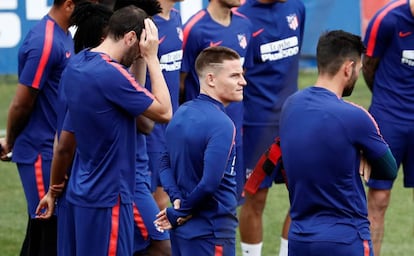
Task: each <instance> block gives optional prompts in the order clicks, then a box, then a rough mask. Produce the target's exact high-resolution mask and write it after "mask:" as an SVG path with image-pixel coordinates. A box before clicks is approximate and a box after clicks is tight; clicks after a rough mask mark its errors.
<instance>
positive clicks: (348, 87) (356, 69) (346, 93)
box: [342, 60, 362, 97]
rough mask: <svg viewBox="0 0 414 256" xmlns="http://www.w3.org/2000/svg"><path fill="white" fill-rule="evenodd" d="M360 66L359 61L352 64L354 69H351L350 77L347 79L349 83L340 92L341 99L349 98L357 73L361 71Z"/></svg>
mask: <svg viewBox="0 0 414 256" xmlns="http://www.w3.org/2000/svg"><path fill="white" fill-rule="evenodd" d="M361 68H362V64H361V61H360V60H359V61H357V62H355V63H354V68H353V69H352V74H351V77H350V78H349V81H348V83H347V85H346V87H345V89H344V91H343V92H342V97H346V96H350V95H351V94H352V92H353V90H354V88H355V83H356V81H357V80H358V77H359V73H360V71H361Z"/></svg>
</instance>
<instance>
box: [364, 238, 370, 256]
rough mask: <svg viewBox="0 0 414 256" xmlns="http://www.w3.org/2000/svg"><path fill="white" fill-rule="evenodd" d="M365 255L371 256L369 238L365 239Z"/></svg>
mask: <svg viewBox="0 0 414 256" xmlns="http://www.w3.org/2000/svg"><path fill="white" fill-rule="evenodd" d="M363 244H364V256H369V253H370V251H369V243H368V240H364V243H363Z"/></svg>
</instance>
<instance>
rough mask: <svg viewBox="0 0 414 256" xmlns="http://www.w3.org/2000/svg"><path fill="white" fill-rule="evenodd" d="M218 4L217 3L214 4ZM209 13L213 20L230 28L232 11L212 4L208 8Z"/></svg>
mask: <svg viewBox="0 0 414 256" xmlns="http://www.w3.org/2000/svg"><path fill="white" fill-rule="evenodd" d="M214 3H216V2H214ZM207 11H208V13H209V14H210V16H211V18H212V19H213V20H214V21H215V22H217V23H219V24H221V25H223V26H229V25H230V23H231V9H229V8H226V7H222V6H219V5H218V4H213V3H210V4H209V5H208V7H207Z"/></svg>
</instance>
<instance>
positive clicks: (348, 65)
mask: <svg viewBox="0 0 414 256" xmlns="http://www.w3.org/2000/svg"><path fill="white" fill-rule="evenodd" d="M354 67H355V61H353V60H349V61H348V60H347V61H345V62H344V64H343V70H344V75H345V77H350V76H352V70H353V69H354Z"/></svg>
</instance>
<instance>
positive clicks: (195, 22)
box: [184, 9, 209, 27]
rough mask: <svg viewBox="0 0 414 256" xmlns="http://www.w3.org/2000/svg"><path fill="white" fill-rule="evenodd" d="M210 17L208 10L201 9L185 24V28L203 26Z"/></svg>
mask: <svg viewBox="0 0 414 256" xmlns="http://www.w3.org/2000/svg"><path fill="white" fill-rule="evenodd" d="M208 16H209V14H208V12H207V10H206V9H201V10H199V11H198V12H196V13H194V14H193V15H192V16H191V17H190V18H189V19H188V20H187V21H186V22H185V24H184V27H194V26H199V25H203V24H204V21H206V18H207V17H208Z"/></svg>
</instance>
